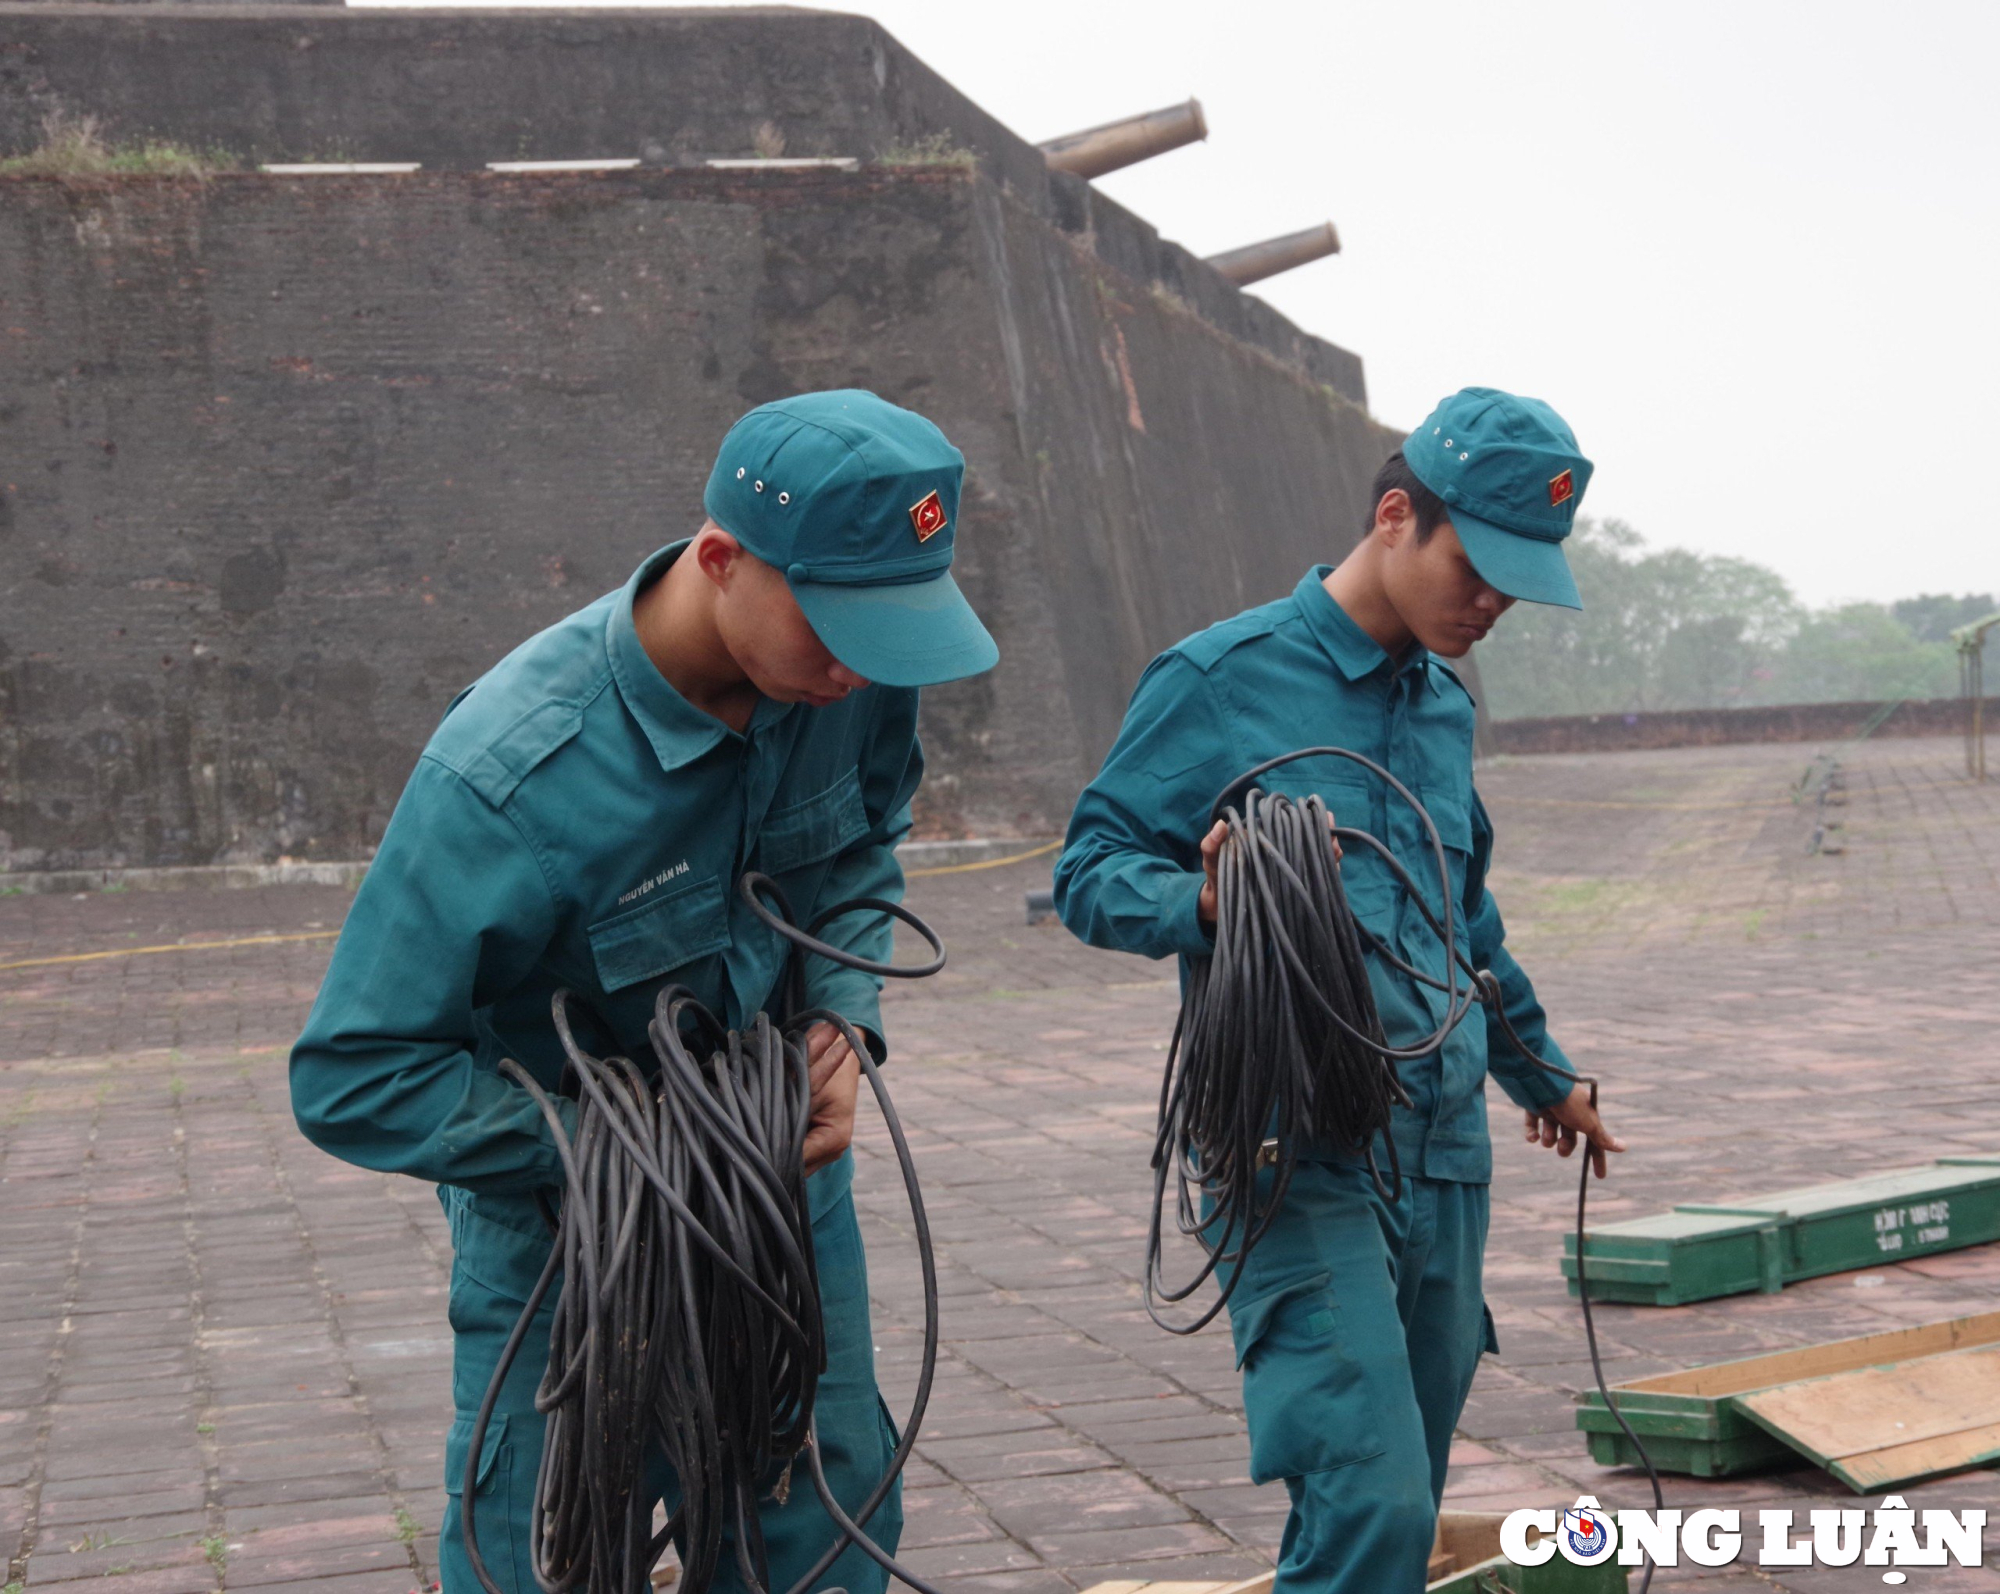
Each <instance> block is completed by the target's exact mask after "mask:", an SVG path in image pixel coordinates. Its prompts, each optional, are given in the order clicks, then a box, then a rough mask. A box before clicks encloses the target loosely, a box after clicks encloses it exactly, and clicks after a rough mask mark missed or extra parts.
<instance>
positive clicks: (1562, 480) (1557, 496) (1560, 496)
mask: <svg viewBox="0 0 2000 1594" xmlns="http://www.w3.org/2000/svg"><path fill="white" fill-rule="evenodd" d="M1575 496H1576V475H1575V473H1574V472H1572V471H1564V472H1563V473H1562V474H1561V475H1560V476H1552V477H1550V478H1549V507H1550V508H1551V509H1553V508H1554V507H1555V506H1556V505H1557V504H1564V503H1568V502H1569V500H1570V499H1572V498H1574V497H1575Z"/></svg>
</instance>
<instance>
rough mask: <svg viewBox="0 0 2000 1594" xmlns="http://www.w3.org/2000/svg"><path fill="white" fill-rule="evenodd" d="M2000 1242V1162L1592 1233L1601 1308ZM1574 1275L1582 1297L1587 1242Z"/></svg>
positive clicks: (1807, 1191) (1569, 1271)
mask: <svg viewBox="0 0 2000 1594" xmlns="http://www.w3.org/2000/svg"><path fill="white" fill-rule="evenodd" d="M1996 1239H2000V1156H1986V1157H1948V1158H1945V1159H1943V1160H1942V1161H1940V1162H1937V1163H1935V1164H1933V1165H1931V1166H1929V1167H1925V1168H1903V1169H1898V1170H1896V1171H1894V1172H1890V1173H1878V1174H1869V1175H1865V1176H1864V1177H1862V1178H1859V1179H1843V1180H1840V1181H1839V1182H1837V1183H1834V1184H1817V1185H1808V1186H1805V1187H1803V1188H1801V1189H1797V1190H1780V1191H1777V1192H1774V1193H1773V1194H1771V1195H1768V1196H1757V1197H1746V1198H1745V1199H1743V1200H1739V1201H1730V1202H1716V1203H1708V1202H1689V1203H1685V1204H1683V1205H1680V1206H1677V1207H1675V1208H1674V1210H1673V1211H1671V1212H1667V1213H1662V1214H1660V1215H1659V1216H1657V1217H1651V1218H1635V1219H1632V1220H1631V1221H1629V1222H1625V1223H1609V1224H1605V1225H1603V1226H1601V1227H1598V1228H1593V1229H1589V1230H1587V1231H1586V1232H1585V1235H1584V1262H1585V1272H1586V1274H1587V1275H1588V1277H1589V1280H1590V1298H1591V1299H1592V1300H1594V1301H1621V1302H1627V1303H1630V1304H1635V1305H1645V1306H1681V1305H1685V1304H1686V1303H1687V1302H1690V1301H1705V1300H1711V1299H1713V1298H1714V1297H1716V1296H1719V1295H1738V1294H1742V1293H1744V1292H1745V1291H1749V1290H1762V1291H1764V1292H1765V1293H1767V1294H1768V1293H1771V1292H1773V1291H1776V1290H1778V1289H1781V1288H1782V1287H1783V1286H1784V1285H1786V1284H1789V1283H1795V1282H1796V1281H1798V1280H1799V1279H1808V1278H1818V1277H1820V1276H1821V1275H1823V1274H1827V1273H1841V1272H1845V1271H1847V1270H1848V1269H1850V1268H1864V1267H1877V1266H1881V1265H1882V1264H1884V1263H1888V1262H1903V1261H1908V1260H1909V1259H1910V1258H1912V1257H1919V1256H1930V1255H1932V1254H1934V1253H1936V1252H1939V1251H1951V1250H1956V1249H1959V1248H1961V1247H1963V1246H1968V1245H1979V1244H1984V1243H1985V1242H1987V1241H1990V1240H1996ZM1562 1270H1563V1276H1564V1277H1565V1278H1567V1279H1568V1280H1569V1292H1570V1294H1571V1295H1572V1296H1574V1295H1575V1294H1576V1293H1577V1283H1576V1236H1575V1234H1574V1233H1571V1234H1567V1235H1565V1236H1564V1237H1563V1257H1562Z"/></svg>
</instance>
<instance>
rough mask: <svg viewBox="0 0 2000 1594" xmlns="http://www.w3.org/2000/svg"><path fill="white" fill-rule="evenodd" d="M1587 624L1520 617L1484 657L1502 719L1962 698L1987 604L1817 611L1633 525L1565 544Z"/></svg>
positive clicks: (1581, 535) (1915, 603)
mask: <svg viewBox="0 0 2000 1594" xmlns="http://www.w3.org/2000/svg"><path fill="white" fill-rule="evenodd" d="M1565 547H1566V548H1567V550H1568V553H1569V562H1570V568H1571V569H1572V570H1573V571H1574V572H1575V573H1576V584H1577V586H1578V588H1579V589H1580V590H1581V592H1582V594H1583V602H1584V607H1583V610H1582V612H1580V613H1578V612H1574V611H1571V610H1568V609H1555V608H1548V607H1545V606H1543V605H1540V604H1532V603H1523V604H1517V605H1516V606H1515V607H1514V609H1513V610H1512V611H1511V612H1510V613H1509V614H1508V615H1507V617H1506V619H1505V620H1503V621H1502V622H1501V623H1500V625H1499V626H1498V627H1497V628H1496V629H1495V630H1494V632H1493V635H1492V636H1491V638H1489V639H1488V640H1487V641H1485V642H1482V643H1481V644H1480V645H1479V648H1478V650H1477V652H1476V654H1475V655H1474V657H1475V659H1476V662H1477V664H1478V667H1479V677H1480V682H1481V684H1482V686H1483V688H1484V692H1485V697H1486V702H1487V705H1488V707H1489V708H1490V710H1491V711H1492V713H1493V715H1494V716H1495V717H1496V718H1498V719H1526V718H1530V717H1535V716H1540V715H1551V714H1613V713H1633V712H1643V711H1645V710H1648V709H1674V708H1731V707H1748V706H1753V705H1759V704H1771V703H1839V702H1862V701H1887V700H1891V699H1895V698H1905V697H1915V698H1921V697H1950V696H1952V695H1954V694H1956V692H1957V691H1958V660H1957V652H1956V649H1955V648H1954V647H1953V645H1952V643H1951V640H1950V634H1951V631H1952V629H1953V628H1954V627H1956V626H1960V625H1965V624H1967V623H1969V622H1971V621H1973V620H1978V619H1983V618H1985V617H1986V616H1987V615H1989V614H1991V613H1993V612H1994V610H1995V608H1996V607H2000V605H1996V604H1995V602H1994V599H1993V595H1992V594H1991V593H1989V592H1977V593H1966V594H1963V595H1960V596H1949V595H1946V594H1943V593H1937V594H1926V595H1925V596H1922V597H1916V598H1904V599H1902V600H1900V601H1898V602H1895V603H1845V604H1839V605H1837V606H1834V607H1832V608H1825V609H1812V608H1808V607H1807V606H1806V605H1804V604H1802V603H1801V602H1800V601H1799V600H1798V598H1797V596H1796V595H1795V594H1794V593H1793V592H1792V589H1791V588H1790V587H1789V586H1787V585H1786V584H1785V580H1784V578H1783V577H1782V576H1780V575H1779V574H1778V573H1777V572H1776V571H1775V570H1768V569H1766V568H1765V567H1764V566H1762V565H1759V564H1752V563H1751V562H1750V561H1749V560H1747V559H1729V558H1723V557H1720V556H1717V555H1711V554H1698V553H1690V552H1689V551H1688V550H1686V549H1684V548H1659V549H1653V548H1649V547H1648V546H1647V545H1646V542H1645V539H1644V538H1642V537H1641V536H1640V535H1639V534H1638V533H1637V532H1636V531H1634V530H1633V529H1632V528H1631V527H1630V526H1627V525H1625V524H1624V523H1623V522H1621V521H1616V520H1610V521H1602V522H1596V521H1589V520H1579V521H1578V522H1577V527H1576V530H1575V532H1574V533H1573V534H1572V535H1571V536H1570V539H1569V541H1568V542H1567V543H1566V544H1565Z"/></svg>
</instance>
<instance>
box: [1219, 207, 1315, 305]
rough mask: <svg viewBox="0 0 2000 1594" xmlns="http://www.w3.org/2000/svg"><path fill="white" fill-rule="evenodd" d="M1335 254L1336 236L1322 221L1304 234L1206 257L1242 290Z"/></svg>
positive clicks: (1286, 235) (1298, 233) (1270, 239)
mask: <svg viewBox="0 0 2000 1594" xmlns="http://www.w3.org/2000/svg"><path fill="white" fill-rule="evenodd" d="M1339 253H1340V234H1339V233H1337V232H1335V231H1334V230H1333V223H1332V222H1330V221H1323V222H1321V223H1320V224H1319V225H1318V226H1317V227H1308V228H1306V230H1305V231H1304V232H1288V233H1286V234H1285V235H1284V237H1282V238H1266V239H1265V240H1264V241H1263V242H1262V243H1260V244H1246V245H1244V246H1243V247H1242V248H1241V249H1230V250H1227V251H1225V252H1224V253H1222V254H1219V255H1210V256H1209V257H1208V263H1209V264H1210V265H1211V266H1213V267H1215V269H1216V270H1217V271H1219V272H1221V273H1222V274H1223V275H1224V276H1225V277H1227V278H1228V279H1229V280H1230V281H1231V282H1233V283H1235V284H1236V286H1237V287H1239V288H1242V287H1247V286H1248V285H1249V284H1251V283H1253V282H1262V281H1263V280H1264V279H1265V278H1266V277H1275V276H1276V275H1277V274H1278V273H1279V272H1281V271H1290V270H1291V269H1292V267H1294V266H1302V265H1304V264H1305V263H1306V262H1307V261H1308V260H1318V259H1320V258H1321V257H1323V256H1325V255H1337V254H1339Z"/></svg>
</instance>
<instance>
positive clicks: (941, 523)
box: [910, 487, 951, 542]
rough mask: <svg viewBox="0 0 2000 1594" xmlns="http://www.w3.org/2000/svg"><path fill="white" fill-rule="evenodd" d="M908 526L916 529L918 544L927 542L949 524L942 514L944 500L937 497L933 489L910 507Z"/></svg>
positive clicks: (948, 520)
mask: <svg viewBox="0 0 2000 1594" xmlns="http://www.w3.org/2000/svg"><path fill="white" fill-rule="evenodd" d="M910 524H911V525H912V526H915V527H916V528H917V541H918V542H929V541H930V540H931V538H933V537H935V536H936V535H937V534H938V533H939V532H941V531H943V530H944V528H945V527H946V526H948V525H950V524H951V521H950V519H949V517H947V516H946V514H945V512H944V500H943V499H942V498H940V497H938V495H937V489H936V488H935V487H933V488H932V489H931V490H930V491H929V492H927V493H925V494H924V496H923V497H922V498H919V499H918V500H917V501H916V502H915V503H914V504H912V505H910Z"/></svg>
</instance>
